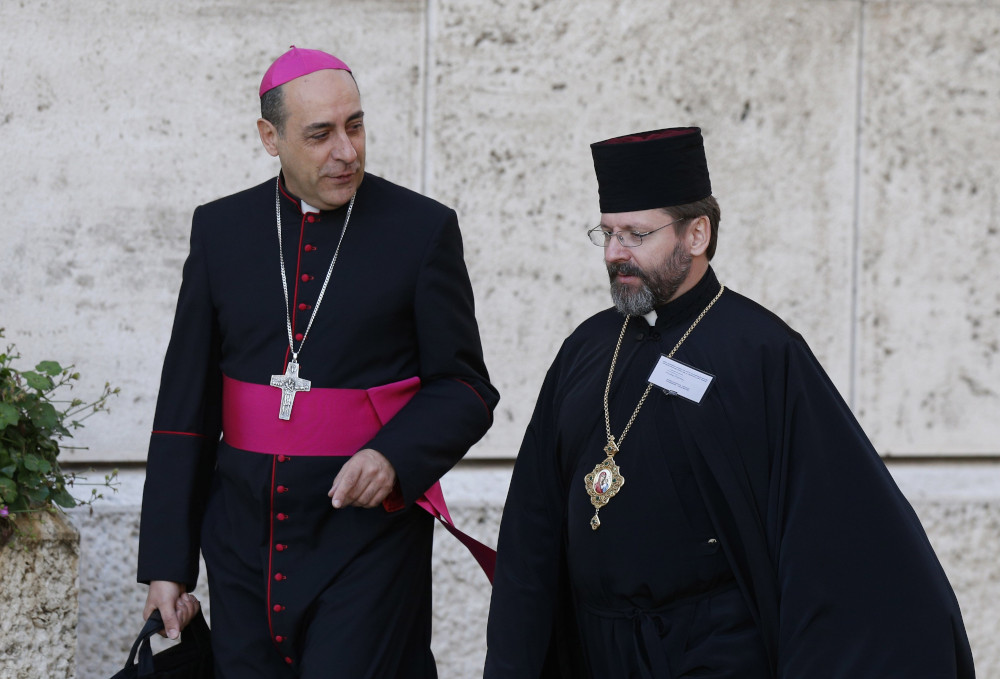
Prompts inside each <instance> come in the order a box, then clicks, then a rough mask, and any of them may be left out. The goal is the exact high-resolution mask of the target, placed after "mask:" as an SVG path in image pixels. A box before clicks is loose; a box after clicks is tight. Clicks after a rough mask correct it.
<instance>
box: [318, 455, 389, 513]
mask: <svg viewBox="0 0 1000 679" xmlns="http://www.w3.org/2000/svg"><path fill="white" fill-rule="evenodd" d="M395 485H396V470H395V469H393V468H392V464H391V463H390V462H389V460H387V459H385V456H384V455H382V453H380V452H378V451H377V450H372V449H371V448H365V449H364V450H359V451H358V452H357V453H355V454H354V456H353V457H351V459H350V460H348V461H347V464H345V465H344V466H343V467H341V468H340V473H339V474H337V478H335V479H334V480H333V487H332V488H330V492H329V493H327V495H329V496H330V497H331V498H333V500H332V504H333V506H334V508H335V509H340V508H341V507H364V508H366V509H371V508H372V507H378V506H379V505H380V504H382V501H383V500H384V499H385V498H386V497H388V495H389V493H391V492H392V488H393V486H395Z"/></svg>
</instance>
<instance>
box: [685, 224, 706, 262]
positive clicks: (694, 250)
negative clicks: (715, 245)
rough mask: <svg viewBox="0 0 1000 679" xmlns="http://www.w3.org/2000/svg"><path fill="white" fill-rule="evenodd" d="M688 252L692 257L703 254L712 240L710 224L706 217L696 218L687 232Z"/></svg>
mask: <svg viewBox="0 0 1000 679" xmlns="http://www.w3.org/2000/svg"><path fill="white" fill-rule="evenodd" d="M687 238H688V248H689V250H688V252H689V253H690V254H691V256H692V257H697V256H699V255H703V254H705V252H706V251H707V250H708V243H709V241H711V240H712V223H711V222H710V221H709V220H708V217H706V216H705V215H702V216H701V217H696V218H695V220H694V221H692V222H691V225H690V226H689V227H688V230H687Z"/></svg>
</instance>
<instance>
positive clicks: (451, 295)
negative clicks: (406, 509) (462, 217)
mask: <svg viewBox="0 0 1000 679" xmlns="http://www.w3.org/2000/svg"><path fill="white" fill-rule="evenodd" d="M413 313H414V318H415V324H416V333H417V343H418V352H419V356H420V381H421V387H420V390H419V391H418V392H417V394H416V395H415V396H414V397H413V398H412V399H411V400H410V401H409V402H408V403H407V404H406V405H405V406H404V407H403V408H402V409H401V410H400V411H399V412H398V413H397V414H396V415H395V416H394V417H393V418H392V419H391V420H390V421H389V422H387V423H386V425H385V426H384V427H382V429H381V430H380V431H379V433H378V434H377V435H376V436H375V437H374V438H373V439H372V440H371V441H370V442H369V443H368V445H367V447H368V448H373V449H375V450H377V451H379V452H380V453H382V454H383V455H385V457H386V458H387V459H388V460H389V462H391V463H392V466H393V467H394V469H395V471H396V477H397V478H398V480H399V486H400V490H401V491H402V494H403V501H404V502H405V503H406V505H410V504H412V503H413V502H415V501H416V500H417V498H419V497H420V496H421V495H422V494H423V493H424V491H426V490H427V489H428V488H430V487H431V486H432V485H434V483H435V482H436V481H437V480H438V479H440V478H441V476H443V475H444V473H445V472H447V471H448V470H449V469H451V468H452V467H453V466H454V465H455V463H456V462H458V461H459V460H460V459H461V458H462V456H463V455H465V453H466V452H467V451H468V450H469V448H470V447H472V445H473V444H474V443H475V442H476V441H478V440H479V439H480V438H482V436H483V434H485V433H486V430H487V429H489V427H490V425H491V424H492V422H493V408H494V407H495V406H496V404H497V401H498V400H499V395H498V394H497V391H496V389H494V388H493V386H492V385H491V384H490V382H489V375H488V374H487V371H486V365H485V363H484V362H483V349H482V345H481V344H480V340H479V327H478V325H477V323H476V315H475V303H474V301H473V296H472V285H471V283H470V282H469V273H468V271H467V270H466V268H465V260H464V258H463V254H462V236H461V233H460V232H459V228H458V218H457V217H456V215H455V212H454V211H453V210H448V212H447V217H446V218H445V219H444V221H443V223H442V224H441V226H440V228H439V229H438V230H437V233H436V235H435V237H434V238H432V239H430V242H429V244H428V248H427V250H426V252H425V253H424V254H423V261H422V264H421V268H420V273H419V274H418V279H417V285H416V291H415V294H414V302H413Z"/></svg>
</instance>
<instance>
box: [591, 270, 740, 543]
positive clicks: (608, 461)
mask: <svg viewBox="0 0 1000 679" xmlns="http://www.w3.org/2000/svg"><path fill="white" fill-rule="evenodd" d="M725 289H726V286H724V285H723V286H722V287H721V288H719V292H718V294H716V295H715V297H713V298H712V301H711V302H709V303H708V306H706V307H705V308H704V309H702V310H701V313H700V314H698V318H696V319H694V322H693V323H691V327H689V328H688V329H687V332H685V333H684V334H683V335H682V336H681V338H680V339H679V340H677V344H675V345H674V348H673V349H671V350H670V353H669V354H667V358H673V357H674V354H675V353H677V350H678V349H680V347H681V345H682V344H684V340H686V339H687V338H688V335H690V334H691V331H692V330H694V329H695V326H697V325H698V323H700V322H701V319H703V318H704V317H705V314H707V313H708V310H709V309H711V308H712V306H713V305H714V304H715V303H716V302H718V301H719V298H720V297H722V293H723V291H724V290H725ZM631 318H632V317H631V316H626V317H625V323H623V324H622V331H621V333H619V335H618V343H617V344H616V345H615V353H614V356H613V357H612V358H611V369H610V370H609V371H608V383H607V384H606V385H605V387H604V430H605V432H607V435H608V444H607V445H606V446H604V452H605V453H606V454H607V457H606V458H605V459H604V462H601V463H600V464H598V465H597V466H596V467H594V471H592V472H590V473H589V474H587V475H586V476H585V477H583V482H584V484H586V486H587V494H588V495H589V496H590V504H592V505H594V518H592V519H591V520H590V527H591V528H592V529H593V530H597V529H598V528H600V527H601V519H600V517H598V514H600V512H601V507H603V506H604V505H606V504H608V502H610V501H611V498H613V497H614V496H615V495H617V494H618V491H620V490H621V489H622V486H623V485H625V477H624V476H622V473H621V470H620V469H619V468H618V465H616V464H615V455H616V454H617V453H618V450H619V449H620V448H621V445H622V442H623V441H624V440H625V435H626V434H628V430H629V429H631V428H632V423H633V422H635V418H636V416H637V415H638V414H639V410H640V409H641V408H642V404H643V403H645V402H646V397H647V396H649V392H650V390H652V388H653V384H652V383H649V384H647V385H646V391H644V392H643V393H642V398H640V399H639V404H638V405H637V406H636V407H635V410H634V411H632V417H630V418H628V423H627V424H626V425H625V429H623V430H622V433H621V436H619V437H618V441H617V443H616V442H615V437H614V436H613V435H612V434H611V413H610V410H609V408H608V394H609V393H610V392H611V377H612V376H613V375H614V374H615V363H617V362H618V352H619V350H621V348H622V340H623V339H624V338H625V329H626V328H627V327H628V322H629V320H631Z"/></svg>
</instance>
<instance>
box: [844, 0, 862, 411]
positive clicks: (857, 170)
mask: <svg viewBox="0 0 1000 679" xmlns="http://www.w3.org/2000/svg"><path fill="white" fill-rule="evenodd" d="M865 5H866V0H861V2H860V3H859V4H858V14H859V16H858V52H857V58H858V63H857V84H856V92H855V103H854V107H855V108H854V216H853V224H852V230H851V238H852V243H851V246H852V250H853V253H852V255H853V257H852V260H853V261H852V263H851V348H850V358H849V370H850V378H849V381H848V384H849V385H850V387H849V389H850V393H849V394H848V404H849V405H850V407H851V410H855V411H856V409H857V405H858V342H859V337H860V327H859V326H860V324H861V323H860V320H861V319H860V313H859V308H858V305H859V303H860V302H859V298H860V291H859V287H860V282H861V171H862V167H861V152H862V133H863V116H864V106H863V104H864V102H863V96H864V95H863V92H864V70H865V69H864V59H865V54H864V49H865Z"/></svg>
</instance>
